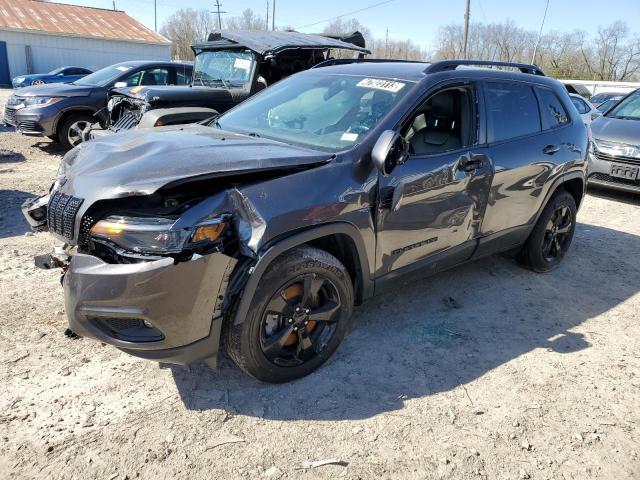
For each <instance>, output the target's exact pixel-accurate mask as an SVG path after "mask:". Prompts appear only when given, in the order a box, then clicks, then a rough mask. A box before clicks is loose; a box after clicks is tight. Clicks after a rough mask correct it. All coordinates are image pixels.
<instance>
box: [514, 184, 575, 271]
mask: <svg viewBox="0 0 640 480" xmlns="http://www.w3.org/2000/svg"><path fill="white" fill-rule="evenodd" d="M575 229H576V202H575V200H574V199H573V196H572V195H571V194H570V193H568V192H566V191H563V190H561V191H559V192H556V193H554V195H553V196H552V197H551V199H550V200H549V203H548V204H547V206H546V207H545V208H544V210H543V211H542V214H541V215H540V218H539V219H538V222H537V223H536V225H535V227H534V228H533V231H532V232H531V235H530V236H529V238H528V239H527V242H526V243H525V245H524V247H523V248H522V250H521V251H520V253H519V255H518V259H519V260H520V262H521V263H522V264H524V265H525V266H526V267H528V268H530V269H531V270H533V271H536V272H548V271H549V270H552V269H554V268H555V267H557V266H558V265H559V264H560V262H562V259H563V258H564V256H565V254H566V253H567V250H568V249H569V246H570V245H571V242H572V240H573V234H574V232H575Z"/></svg>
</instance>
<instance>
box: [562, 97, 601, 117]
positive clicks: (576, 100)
mask: <svg viewBox="0 0 640 480" xmlns="http://www.w3.org/2000/svg"><path fill="white" fill-rule="evenodd" d="M569 96H570V97H571V102H573V104H574V105H575V107H576V110H578V113H579V114H580V116H581V117H582V120H583V121H584V123H586V124H587V125H589V124H591V122H592V121H594V120H595V119H596V118H598V117H599V116H600V115H602V112H600V110H598V109H597V108H596V107H594V106H593V105H591V103H589V101H588V100H585V99H584V98H582V97H581V96H580V95H576V94H575V93H570V94H569Z"/></svg>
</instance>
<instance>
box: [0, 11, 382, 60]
mask: <svg viewBox="0 0 640 480" xmlns="http://www.w3.org/2000/svg"><path fill="white" fill-rule="evenodd" d="M0 1H2V0H0ZM210 38H212V40H211V41H210V42H203V43H198V44H196V45H194V48H207V47H209V48H210V47H214V48H215V47H216V46H218V47H223V46H228V45H229V44H228V43H227V42H233V43H235V44H237V45H238V46H243V47H247V48H248V49H250V50H253V51H254V52H256V53H259V54H261V55H265V54H267V53H274V54H275V53H278V52H280V51H282V50H288V49H292V48H304V49H326V48H335V49H344V50H354V51H356V52H361V53H371V52H369V50H367V49H366V48H362V47H358V46H357V45H354V44H353V43H348V42H344V41H342V40H338V39H337V38H331V37H325V36H323V35H314V34H308V33H299V32H268V31H246V30H232V31H231V30H225V31H222V32H220V33H214V34H212V35H210ZM224 40H226V41H227V42H224Z"/></svg>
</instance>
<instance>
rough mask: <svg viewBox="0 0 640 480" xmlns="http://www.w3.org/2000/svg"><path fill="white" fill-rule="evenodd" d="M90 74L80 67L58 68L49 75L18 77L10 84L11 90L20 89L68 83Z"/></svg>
mask: <svg viewBox="0 0 640 480" xmlns="http://www.w3.org/2000/svg"><path fill="white" fill-rule="evenodd" d="M90 73H93V72H92V71H91V70H89V69H87V68H82V67H59V68H56V69H55V70H51V71H50V72H49V73H37V74H31V75H20V76H19V77H15V78H14V79H13V80H12V81H11V84H12V86H13V88H22V87H28V86H30V85H44V84H45V83H70V82H75V81H76V80H79V79H81V78H82V77H86V76H87V75H89V74H90Z"/></svg>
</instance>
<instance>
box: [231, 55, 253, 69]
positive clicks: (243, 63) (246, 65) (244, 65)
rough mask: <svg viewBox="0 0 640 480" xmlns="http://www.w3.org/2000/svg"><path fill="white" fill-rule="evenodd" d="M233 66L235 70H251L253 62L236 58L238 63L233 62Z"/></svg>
mask: <svg viewBox="0 0 640 480" xmlns="http://www.w3.org/2000/svg"><path fill="white" fill-rule="evenodd" d="M233 66H234V67H235V68H241V69H242V70H249V69H250V68H251V60H247V59H246V58H236V61H235V62H233Z"/></svg>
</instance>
